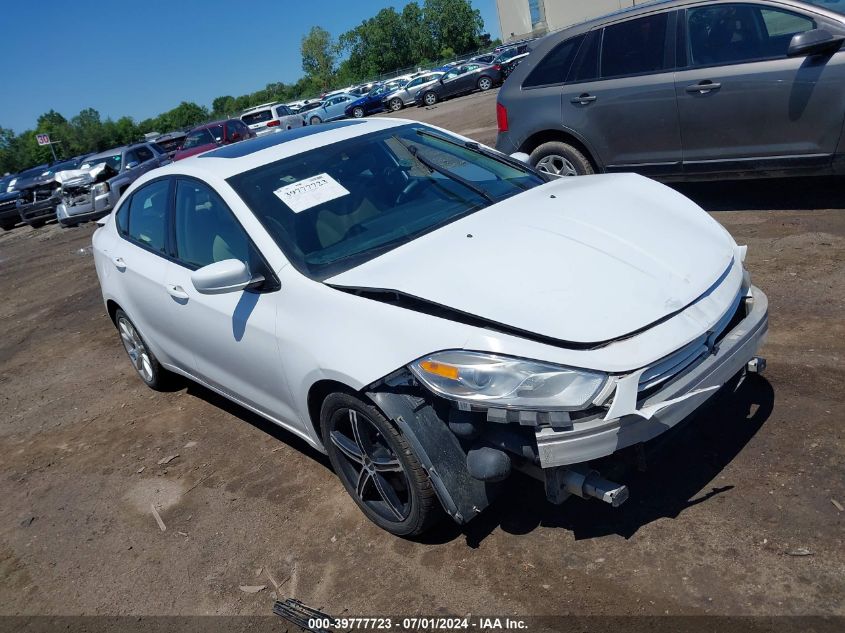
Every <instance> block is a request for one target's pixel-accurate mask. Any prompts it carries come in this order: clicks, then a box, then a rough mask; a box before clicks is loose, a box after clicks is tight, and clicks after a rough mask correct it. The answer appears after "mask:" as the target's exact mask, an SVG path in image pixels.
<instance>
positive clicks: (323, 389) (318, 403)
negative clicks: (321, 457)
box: [306, 378, 362, 443]
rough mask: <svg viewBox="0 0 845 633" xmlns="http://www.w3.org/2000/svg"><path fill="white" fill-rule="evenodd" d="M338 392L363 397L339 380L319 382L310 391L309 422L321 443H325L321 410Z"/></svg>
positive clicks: (308, 397) (308, 401)
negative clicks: (327, 400)
mask: <svg viewBox="0 0 845 633" xmlns="http://www.w3.org/2000/svg"><path fill="white" fill-rule="evenodd" d="M337 392H340V393H348V394H349V395H353V396H357V397H359V398H361V397H362V393H361V392H360V391H358V390H357V389H353V388H352V387H350V386H349V385H347V384H345V383H342V382H340V381H339V380H333V379H328V378H324V379H321V380H318V381H317V382H315V383H314V384H313V385H311V387H310V388H309V389H308V396H307V400H306V402H307V406H308V421H309V423H310V424H311V428H312V430H313V431H314V436H315V437H316V438H317V439H318V440H319V441H320V442H321V443H322V442H323V431H322V429H321V427H320V410H321V409H322V408H323V402H325V400H326V398H327V397H329V395H331V394H333V393H337Z"/></svg>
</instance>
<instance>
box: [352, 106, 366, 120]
mask: <svg viewBox="0 0 845 633" xmlns="http://www.w3.org/2000/svg"><path fill="white" fill-rule="evenodd" d="M352 116H353V117H354V118H356V119H362V118H364V108H362V107H361V106H356V107H354V108H352Z"/></svg>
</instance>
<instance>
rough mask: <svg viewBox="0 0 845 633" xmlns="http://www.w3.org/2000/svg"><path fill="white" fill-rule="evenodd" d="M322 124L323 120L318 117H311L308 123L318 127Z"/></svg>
mask: <svg viewBox="0 0 845 633" xmlns="http://www.w3.org/2000/svg"><path fill="white" fill-rule="evenodd" d="M322 122H323V120H322V119H321V118H320V117H318V116H312V117H311V121H309V123H310V124H311V125H319V124H320V123H322Z"/></svg>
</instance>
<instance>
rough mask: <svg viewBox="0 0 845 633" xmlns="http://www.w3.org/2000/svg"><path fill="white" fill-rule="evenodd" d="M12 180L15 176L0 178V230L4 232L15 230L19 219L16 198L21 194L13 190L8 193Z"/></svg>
mask: <svg viewBox="0 0 845 633" xmlns="http://www.w3.org/2000/svg"><path fill="white" fill-rule="evenodd" d="M14 179H15V174H9V175H8V176H3V177H2V178H0V228H1V229H3V230H4V231H9V230H11V229H13V228H15V225H16V224H17V223H18V222H20V219H21V216H20V214H18V198H19V197H20V195H21V194H20V192H19V191H15V190H14V189H12V191H9V183H10V182H12V180H14Z"/></svg>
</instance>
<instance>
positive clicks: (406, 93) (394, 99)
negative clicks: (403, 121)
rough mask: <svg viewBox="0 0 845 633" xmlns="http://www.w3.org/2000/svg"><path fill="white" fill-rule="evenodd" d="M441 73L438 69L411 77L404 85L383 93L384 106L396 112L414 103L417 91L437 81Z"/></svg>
mask: <svg viewBox="0 0 845 633" xmlns="http://www.w3.org/2000/svg"><path fill="white" fill-rule="evenodd" d="M443 75H444V73H442V72H440V71H433V72H431V73H427V74H424V75H420V76H419V77H416V78H414V79H412V80H411V81H409V82H408V83H407V84H405V86H404V87H402V88H399V89H398V90H394V91H393V92H389V93H387V94H386V95H384V97H383V98H382V103H383V105H384V108H385V109H386V110H392V111H393V112H396V111H397V110H401V109H402V108H404V107H406V106H410V105H414V99H415V98H416V96H417V93H418V92H419V91H420V90H425V89H426V88H428V87H429V86H431V85H434V84H435V83H437V82H438V81H439V80H440V78H441V77H442V76H443Z"/></svg>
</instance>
